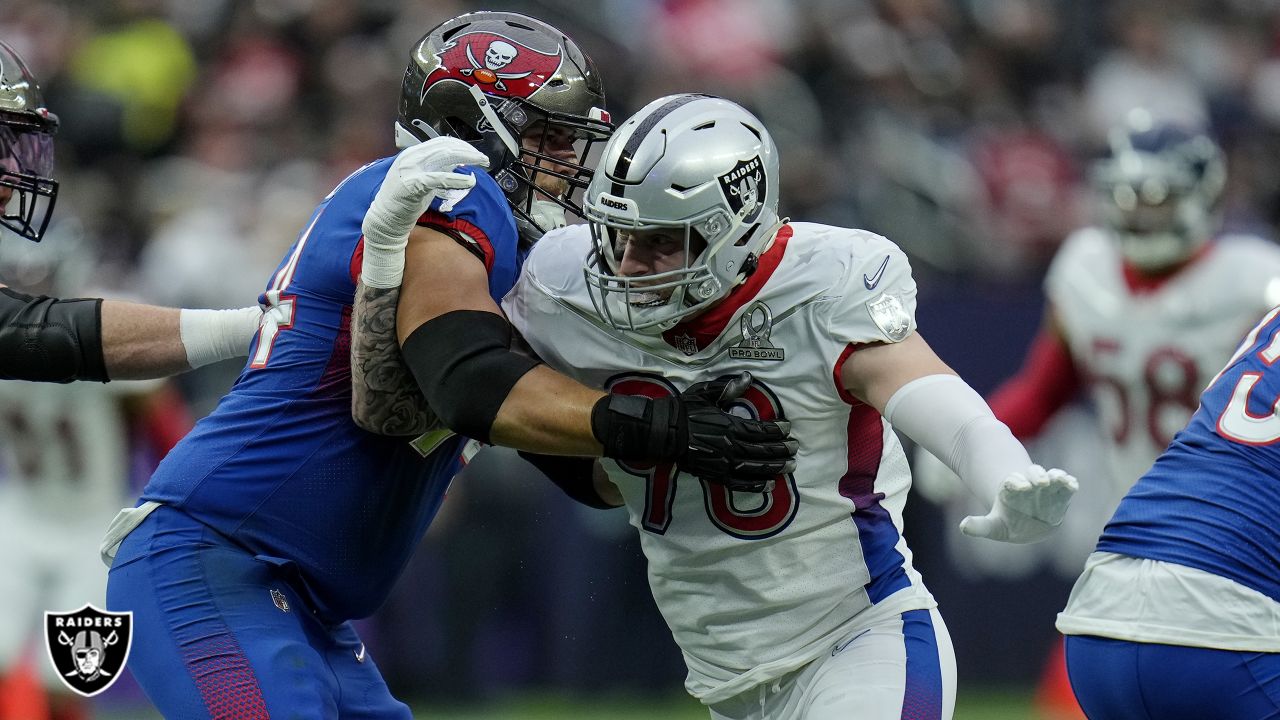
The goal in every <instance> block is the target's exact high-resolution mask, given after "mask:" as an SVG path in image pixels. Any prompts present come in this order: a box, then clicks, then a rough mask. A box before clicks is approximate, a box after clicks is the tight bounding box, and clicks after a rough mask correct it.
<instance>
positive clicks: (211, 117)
mask: <svg viewBox="0 0 1280 720" xmlns="http://www.w3.org/2000/svg"><path fill="white" fill-rule="evenodd" d="M473 9H492V10H515V11H519V12H526V13H529V14H532V15H535V16H537V17H539V18H541V19H543V20H546V21H548V22H550V23H552V24H553V25H555V26H557V27H559V28H561V29H562V30H564V31H565V32H566V33H568V34H569V35H570V36H571V37H573V38H574V39H575V40H576V41H577V42H578V43H579V44H580V45H581V46H582V48H583V49H584V50H585V51H586V52H587V53H588V54H589V55H591V56H592V57H593V58H594V59H595V60H596V62H597V64H598V65H599V67H600V68H601V71H602V74H603V76H604V80H605V84H606V88H607V95H608V103H609V109H610V111H611V112H612V114H613V117H614V118H615V119H622V118H625V117H627V116H628V115H629V114H630V113H631V112H632V111H634V110H636V109H638V108H640V107H641V106H642V105H644V104H645V103H646V102H647V101H648V100H650V99H652V98H654V97H657V96H659V95H664V94H668V93H671V92H677V91H704V92H710V93H713V94H718V95H723V96H726V97H729V98H731V99H734V100H737V101H739V102H741V103H743V104H744V105H746V106H747V107H749V108H750V109H752V110H753V111H755V112H756V113H757V114H759V115H760V117H761V118H762V119H763V120H764V122H765V123H766V124H767V125H768V126H769V128H770V129H771V130H772V132H773V134H774V136H775V138H776V139H777V141H778V144H779V147H780V155H781V159H782V172H783V174H784V176H785V179H784V181H783V182H782V188H783V196H782V203H781V205H782V211H783V214H784V215H790V216H792V217H796V218H799V219H803V220H811V221H818V222H826V223H831V224H836V225H844V226H856V227H864V228H867V229H870V230H873V231H876V232H879V233H882V234H884V235H886V236H887V237H889V238H890V239H892V240H893V241H895V242H896V243H898V244H899V245H900V246H902V247H903V248H904V250H906V252H907V253H908V254H909V255H910V257H911V258H912V261H913V267H914V269H915V273H916V277H917V281H918V282H919V283H920V284H921V286H922V294H921V328H922V332H923V333H924V334H925V336H926V337H928V338H930V340H931V341H933V342H935V345H938V346H939V351H940V354H942V355H943V357H944V358H946V359H948V360H953V359H955V360H957V361H959V362H954V363H953V364H956V365H957V368H958V369H960V370H961V372H962V374H966V376H967V377H970V380H971V382H973V383H974V385H975V386H976V387H979V389H985V387H989V386H990V384H991V383H992V382H994V381H995V380H997V379H998V378H999V377H1000V375H1001V374H1007V373H1008V372H1009V371H1011V370H1012V369H1013V365H1014V364H1016V360H1017V358H1018V357H1020V355H1021V352H1022V348H1023V345H1024V343H1025V341H1026V339H1027V338H1028V337H1029V335H1030V333H1031V332H1032V329H1033V328H1034V324H1035V322H1036V320H1037V319H1038V317H1037V315H1038V312H1039V305H1038V303H1039V302H1040V301H1039V299H1038V297H1039V295H1038V289H1037V287H1038V282H1039V279H1040V277H1041V276H1042V274H1043V271H1044V269H1045V266H1046V265H1047V263H1048V261H1049V259H1050V258H1051V257H1052V254H1053V252H1054V250H1055V249H1056V248H1057V246H1058V244H1059V243H1060V242H1061V240H1062V239H1063V238H1064V237H1065V235H1066V234H1067V233H1068V232H1069V231H1070V230H1071V229H1073V228H1074V227H1077V226H1079V225H1080V224H1082V223H1086V222H1089V220H1090V213H1091V209H1090V202H1089V200H1090V192H1089V184H1088V163H1089V160H1090V158H1091V157H1093V156H1095V155H1096V154H1097V153H1098V151H1099V149H1100V147H1101V145H1102V143H1103V141H1104V139H1105V137H1106V132H1107V129H1108V128H1109V127H1112V126H1113V125H1115V124H1116V123H1118V122H1119V121H1121V120H1122V119H1123V118H1124V117H1125V115H1126V113H1127V112H1128V111H1129V110H1130V109H1131V108H1133V107H1137V106H1142V107H1145V108H1147V109H1149V110H1150V111H1151V112H1152V113H1153V114H1154V115H1156V116H1157V117H1158V118H1161V119H1168V120H1174V121H1179V122H1182V123H1185V124H1191V125H1203V126H1207V127H1209V128H1210V129H1211V131H1212V133H1213V134H1214V135H1215V137H1217V138H1218V139H1219V141H1220V142H1222V144H1223V146H1224V149H1225V150H1226V151H1227V156H1228V163H1229V172H1230V181H1229V187H1228V190H1227V196H1226V205H1225V213H1226V222H1227V225H1228V227H1229V228H1233V229H1244V230H1250V231H1253V232H1256V233H1259V234H1261V235H1263V236H1265V237H1272V236H1274V229H1275V227H1276V226H1277V224H1280V202H1277V200H1278V199H1280V163H1277V162H1275V160H1274V159H1275V158H1277V157H1280V5H1277V4H1276V3H1275V2H1269V1H1267V0H1215V1H1213V2H1210V1H1209V0H1198V1H1197V0H1117V1H1103V0H599V1H592V0H588V1H584V0H542V1H541V2H535V1H532V0H527V1H523V2H516V1H506V0H494V1H493V2H489V3H487V4H485V5H483V6H481V5H477V4H473V3H469V2H457V1H453V0H430V1H428V0H362V2H348V1H346V0H200V1H199V2H195V1H193V0H77V1H75V2H71V1H70V0H65V1H55V0H0V39H3V40H4V41H5V42H7V43H9V44H11V45H12V46H13V47H14V48H15V49H16V50H17V51H18V52H19V53H20V54H21V55H22V56H23V57H25V58H26V60H27V62H28V64H29V65H30V67H31V70H32V71H33V72H34V73H35V74H36V76H37V77H38V78H39V79H40V81H41V83H42V84H43V86H44V89H45V91H46V96H47V100H48V104H49V106H50V108H51V109H53V110H54V111H55V112H56V113H58V114H59V115H60V117H61V119H62V128H61V130H60V131H59V134H58V138H57V139H58V149H57V151H58V165H59V167H58V169H57V173H56V175H57V177H58V179H59V180H60V181H61V183H62V195H60V198H59V201H58V205H59V208H58V215H57V217H56V220H55V228H54V230H53V231H52V237H51V242H54V243H58V242H65V243H69V244H74V245H75V246H76V247H78V248H80V250H79V252H80V253H82V254H84V255H85V256H91V257H94V258H95V262H96V265H95V266H94V267H95V268H96V269H95V270H94V272H93V273H92V274H91V276H90V277H89V280H88V282H87V284H82V285H80V286H79V287H75V288H70V289H69V290H70V291H73V292H75V293H89V292H91V291H99V290H100V291H103V292H106V293H108V294H109V295H121V294H124V295H128V296H132V297H136V298H141V299H145V300H148V301H151V302H156V303H162V304H168V305H182V306H187V307H240V306H243V305H246V304H249V303H251V302H253V299H254V298H255V297H256V296H257V295H258V294H259V293H260V292H261V291H262V289H263V288H264V286H265V283H266V281H267V279H268V276H269V274H270V273H271V272H272V270H273V269H274V268H275V267H276V265H277V263H278V262H279V259H280V257H281V256H282V255H283V254H284V252H285V250H286V249H287V248H288V246H289V245H290V244H291V243H292V242H293V240H294V238H295V236H296V234H297V233H298V231H299V230H300V229H301V228H302V226H303V224H304V222H305V220H306V219H307V217H308V215H309V214H310V212H311V210H312V209H313V208H314V206H315V205H316V204H317V203H318V202H319V201H320V199H321V198H322V197H323V196H324V195H325V194H326V193H327V192H328V191H329V190H330V189H331V188H332V187H333V186H334V185H335V184H336V183H337V182H339V181H340V180H341V179H342V178H343V177H345V176H346V175H347V174H348V173H350V172H351V171H353V170H355V169H356V168H358V167H359V166H361V165H363V164H364V163H366V162H368V161H370V160H373V159H376V158H379V157H383V156H386V155H389V154H391V153H393V152H394V150H395V149H394V145H393V142H392V140H393V137H392V122H393V120H394V118H395V114H396V109H397V99H398V97H399V91H400V81H401V77H402V73H403V70H404V63H405V61H406V59H407V52H408V49H409V47H410V46H411V45H412V43H413V42H414V41H416V40H417V39H418V38H419V37H420V36H421V35H423V34H424V33H425V32H426V30H427V29H429V28H431V27H433V26H434V25H436V24H437V23H439V22H440V21H442V20H444V19H446V18H449V17H451V16H454V15H457V14H459V13H462V12H465V11H467V10H473ZM931 288H932V289H931ZM67 291H68V290H62V292H67ZM948 312H951V313H953V314H952V315H948V314H947V313H948ZM957 314H958V315H957ZM960 315H963V316H965V317H968V318H969V319H970V320H972V319H973V318H975V317H977V318H980V320H979V321H978V322H977V323H976V325H977V326H979V327H985V328H987V331H986V335H985V336H984V337H985V338H986V340H984V344H983V345H981V346H978V345H976V344H975V343H973V342H968V343H967V341H966V338H965V337H959V336H955V334H954V328H952V331H953V334H952V336H951V337H950V340H948V339H947V338H948V336H947V335H946V332H945V331H946V330H947V329H948V328H946V327H939V330H940V333H939V336H938V337H939V339H938V340H937V341H935V336H934V335H932V334H930V331H931V330H932V329H933V327H935V325H930V320H931V319H932V320H933V321H934V322H936V323H937V325H939V326H942V325H948V324H951V325H954V323H948V322H945V321H946V319H947V318H954V317H957V316H960ZM974 324H975V323H970V326H972V325H974ZM969 340H972V338H971V337H970V338H969ZM987 341H989V343H987ZM966 343H967V347H966ZM961 356H964V357H967V358H968V360H967V361H961ZM966 362H967V364H966ZM970 368H972V369H973V372H972V373H968V372H966V370H968V369H970ZM238 369H239V365H238V364H236V363H229V364H224V365H222V366H217V367H215V368H213V369H211V370H209V371H207V372H206V371H202V372H200V373H193V374H191V375H189V376H187V377H185V378H183V379H182V381H181V382H182V387H183V390H184V392H185V394H186V396H187V399H188V400H189V402H190V403H191V404H192V407H193V408H194V410H195V412H196V414H197V416H199V415H203V414H204V413H205V412H207V411H208V410H209V409H210V408H211V407H212V406H213V404H215V403H216V402H217V399H218V397H219V396H220V395H221V393H222V392H223V391H224V390H225V389H226V387H227V386H228V385H229V383H230V382H231V381H232V380H233V379H234V378H235V375H236V374H237V372H238ZM974 375H977V377H976V378H975V377H974ZM513 467H514V465H513V463H512V462H511V461H510V459H509V456H505V455H502V454H500V453H495V454H493V455H490V456H489V457H484V456H482V457H481V459H480V460H478V461H477V463H476V464H475V465H473V466H472V467H471V468H469V470H468V471H467V473H466V474H465V475H464V480H463V481H461V482H459V483H455V490H454V491H453V492H452V494H451V496H450V500H449V502H447V503H446V507H445V510H444V511H443V513H442V516H441V518H440V520H439V521H438V522H437V523H436V525H435V527H433V529H432V531H431V534H430V535H429V537H428V539H427V541H426V542H425V543H424V548H423V552H421V553H420V554H419V556H418V557H417V558H416V559H415V561H414V565H413V566H412V568H411V570H410V573H409V575H408V576H407V577H406V578H405V579H404V580H403V581H402V583H401V587H400V590H399V592H398V593H397V595H396V597H395V599H393V601H392V602H391V603H390V604H389V605H388V606H387V607H386V608H384V610H383V611H382V612H381V613H380V614H379V615H378V616H377V617H376V618H375V619H374V620H372V621H371V622H370V624H369V631H368V634H369V635H370V636H371V638H372V639H371V642H370V645H371V646H372V647H373V648H374V649H375V650H377V651H379V653H380V655H379V664H380V666H381V667H383V669H384V670H385V671H386V674H387V675H388V678H389V680H390V681H391V682H392V683H393V690H396V691H398V692H400V693H402V694H404V695H406V696H410V697H411V696H414V695H421V694H432V695H433V696H436V697H444V698H457V699H467V698H470V697H474V696H483V695H489V694H492V693H495V692H503V691H506V690H511V689H528V688H535V689H536V688H548V689H568V690H575V691H581V692H601V691H603V692H614V691H635V690H640V691H644V690H654V689H661V690H663V691H666V692H668V693H670V692H672V691H676V690H677V688H678V687H679V685H680V683H681V680H682V677H683V669H682V664H681V661H680V658H679V655H678V652H677V651H676V649H675V647H674V645H673V644H672V643H671V641H670V638H669V634H668V633H667V632H666V629H665V627H664V626H663V624H662V620H661V618H660V617H659V616H658V615H657V613H656V610H654V608H653V604H652V601H651V599H650V598H649V594H648V592H647V589H646V586H645V582H646V581H645V578H644V572H643V560H642V558H641V557H640V556H639V553H638V550H637V549H636V542H635V538H634V537H633V536H634V532H633V531H632V530H631V529H630V528H629V527H627V525H626V519H625V515H624V514H623V513H622V512H621V511H613V512H607V513H600V512H593V511H589V510H586V509H583V508H577V507H575V506H572V504H571V503H569V501H567V500H565V499H564V498H563V497H561V496H560V495H559V494H558V491H556V490H555V489H554V488H553V487H551V486H550V485H549V484H546V483H541V482H537V481H536V478H532V477H530V476H528V475H526V474H525V473H522V472H517V471H515V470H513V469H512V468H513ZM1073 467H1074V466H1073ZM1076 472H1077V474H1080V473H1079V471H1076ZM917 505H920V504H919V503H917ZM908 513H909V514H908V534H909V535H916V536H917V537H913V538H912V545H913V547H915V548H916V550H917V556H918V558H919V559H918V562H917V566H918V567H921V569H922V570H923V571H924V574H925V576H926V577H928V578H930V579H931V582H930V585H931V587H932V588H933V589H934V591H935V594H937V595H939V598H940V600H941V601H942V602H943V608H944V611H945V612H946V613H947V617H948V621H949V623H950V624H951V625H952V630H953V635H954V636H955V638H956V647H957V652H958V655H959V658H960V662H961V665H960V671H961V680H962V682H968V681H973V680H979V681H991V682H995V681H1003V682H1022V681H1027V680H1028V679H1030V678H1031V677H1033V676H1034V674H1035V672H1036V671H1037V668H1036V667H1035V665H1036V663H1038V662H1039V658H1040V657H1042V656H1043V651H1044V648H1045V647H1047V643H1048V642H1049V639H1050V637H1051V636H1052V614H1053V612H1054V611H1055V610H1056V609H1057V608H1058V607H1060V606H1061V602H1062V601H1063V600H1065V588H1066V587H1068V585H1066V584H1065V583H1066V581H1065V580H1059V581H1057V582H1048V583H1047V584H1046V583H1044V582H1041V580H1043V577H1042V576H1040V575H1035V574H1031V575H1027V576H1025V577H1023V578H1021V579H1020V580H1019V582H1021V583H1022V585H1008V586H1004V585H999V586H996V589H991V588H992V587H993V586H992V585H991V584H990V583H987V584H985V585H975V586H974V587H980V588H988V589H987V590H980V591H979V592H989V593H992V595H993V597H994V596H995V594H996V593H1002V592H1005V591H1006V590H1008V589H1009V588H1017V587H1023V588H1025V587H1031V586H1033V585H1034V587H1035V588H1037V590H1036V591H1035V592H1041V594H1042V595H1043V596H1044V602H1043V603H1041V604H1040V605H1038V606H1037V610H1036V611H1035V612H1034V613H1033V617H1032V618H1029V619H1027V620H1026V622H1025V623H1024V624H1025V626H1026V627H1034V628H1036V629H1035V630H1028V631H1027V633H1026V634H1025V635H1024V636H1023V637H1027V638H1029V639H1030V640H1029V644H1030V645H1032V646H1033V647H1032V648H1031V649H1030V650H1029V651H1028V652H1027V653H1026V655H1025V658H1030V660H1028V661H1026V662H1023V661H1021V660H1019V658H1018V657H1016V656H1015V657H1012V658H1010V655H1009V653H1008V652H1004V654H1003V655H998V656H997V655H996V653H998V652H1000V651H998V650H989V649H984V648H983V647H982V646H981V642H980V641H979V640H976V638H981V637H984V635H983V630H984V629H985V630H989V629H990V628H989V627H986V625H989V624H990V623H991V622H993V619H994V617H995V613H996V612H998V611H1000V610H999V608H1000V601H999V600H990V601H989V602H984V603H975V604H974V608H975V610H974V613H976V617H974V618H973V620H972V622H973V623H974V624H975V628H974V629H973V630H972V631H969V630H967V629H966V628H965V627H964V626H965V624H966V622H967V621H966V619H965V617H966V613H964V612H959V613H958V612H956V611H955V605H956V604H961V603H963V602H965V600H963V598H964V597H967V596H966V595H965V594H963V593H961V592H960V591H959V590H948V587H955V588H965V587H967V586H965V585H964V584H963V583H964V582H966V580H965V579H963V578H958V577H957V576H956V573H954V572H952V573H951V575H950V576H949V575H948V573H947V567H944V566H948V565H950V563H949V562H948V560H947V557H946V553H947V547H946V543H945V542H944V541H943V540H941V539H937V538H935V537H934V536H937V535H943V534H946V533H954V532H955V531H954V528H953V527H951V526H950V525H949V524H944V523H943V522H942V521H940V520H939V518H938V514H937V513H933V512H931V510H930V508H929V507H928V506H927V505H921V509H919V510H914V511H913V510H910V509H909V511H908ZM931 558H932V559H931ZM1079 560H1081V561H1082V560H1083V555H1080V556H1079ZM1060 570H1062V572H1059V573H1056V576H1058V577H1069V576H1072V575H1073V573H1074V571H1071V570H1070V569H1069V568H1067V569H1061V568H1060ZM1029 572H1030V571H1029ZM952 578H954V583H953V582H952ZM999 582H1006V581H1005V580H1001V581H999ZM1045 588H1047V589H1045ZM1034 594H1035V593H1034V592H1033V593H1032V595H1033V596H1034ZM948 598H952V600H951V602H952V603H953V605H952V606H950V607H949V606H948V604H947V603H948ZM1055 603H1057V605H1056V606H1055V605H1054V604H1055ZM984 613H985V615H984ZM1018 627H1019V625H1018V624H1017V623H1014V625H1013V630H1010V632H1016V631H1017V628H1018ZM970 638H975V640H973V641H972V642H970ZM975 646H977V647H976V649H975ZM992 647H994V648H998V647H1000V645H996V644H992ZM984 653H985V654H984Z"/></svg>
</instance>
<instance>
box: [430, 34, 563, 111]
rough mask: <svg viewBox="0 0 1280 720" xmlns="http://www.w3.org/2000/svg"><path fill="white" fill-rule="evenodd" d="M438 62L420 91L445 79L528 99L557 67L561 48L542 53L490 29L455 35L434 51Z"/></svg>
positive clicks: (491, 91) (560, 58)
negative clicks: (473, 84)
mask: <svg viewBox="0 0 1280 720" xmlns="http://www.w3.org/2000/svg"><path fill="white" fill-rule="evenodd" d="M436 58H437V60H438V62H439V65H438V66H437V67H436V69H435V70H433V71H432V72H431V74H430V75H428V76H427V79H426V81H425V82H423V84H422V93H423V95H426V92H427V88H428V87H430V86H431V85H432V84H433V83H435V82H436V81H438V80H442V79H444V78H453V79H456V80H459V81H462V82H467V81H468V80H471V81H474V82H476V83H478V84H480V85H481V87H482V89H483V90H485V92H489V93H493V94H495V95H502V96H506V97H518V98H527V97H529V96H530V95H532V94H533V93H534V91H535V90H537V89H538V88H540V87H542V86H543V84H544V83H546V82H547V79H548V78H550V77H551V76H552V75H553V74H555V72H556V70H557V69H558V68H559V67H560V62H561V60H562V56H561V54H560V47H559V46H556V48H555V51H554V52H551V53H544V52H540V51H538V50H534V49H533V48H531V47H529V46H527V45H523V44H521V43H520V42H518V41H516V40H514V39H512V38H509V37H504V36H502V35H499V34H497V33H492V32H470V33H466V34H464V35H459V36H456V37H455V38H454V39H452V40H450V41H449V42H447V43H445V45H444V46H443V47H442V48H440V51H439V52H438V53H436Z"/></svg>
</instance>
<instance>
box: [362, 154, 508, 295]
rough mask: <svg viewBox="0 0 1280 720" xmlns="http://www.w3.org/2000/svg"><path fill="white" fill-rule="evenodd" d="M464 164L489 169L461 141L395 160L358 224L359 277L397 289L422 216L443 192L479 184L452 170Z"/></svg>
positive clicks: (368, 283)
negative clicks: (411, 236)
mask: <svg viewBox="0 0 1280 720" xmlns="http://www.w3.org/2000/svg"><path fill="white" fill-rule="evenodd" d="M461 165H474V166H477V167H481V168H487V167H488V166H489V159H488V158H487V157H485V155H484V153H482V152H480V151H479V150H476V149H475V148H474V147H472V146H471V145H468V144H467V143H465V142H463V141H461V140H459V139H457V138H452V137H438V138H432V139H430V140H428V141H426V142H423V143H419V144H417V145H414V146H412V147H409V148H406V149H405V150H404V151H403V152H401V153H400V154H399V155H397V156H396V159H395V160H393V161H392V162H391V167H390V168H388V169H387V174H386V177H384V178H383V179H382V185H381V186H380V187H379V188H378V194H377V195H375V196H374V197H373V203H372V204H370V206H369V211H368V212H366V213H365V215H364V222H363V223H361V226H360V229H361V231H362V232H363V233H364V248H365V252H364V267H363V269H362V270H361V274H360V279H361V281H362V282H364V284H365V285H366V286H369V287H374V288H394V287H399V285H400V281H401V279H402V277H403V274H404V249H405V247H406V246H407V245H408V244H409V233H410V232H412V231H413V228H414V226H415V225H416V224H417V222H418V218H420V217H422V213H424V212H426V211H427V208H428V207H430V206H431V201H432V200H433V199H434V198H435V197H436V195H438V194H440V193H441V192H444V191H447V190H465V189H466V188H469V187H473V186H474V185H475V183H476V179H475V177H474V176H472V175H467V174H463V173H456V172H453V170H454V169H455V168H457V167H459V166H461Z"/></svg>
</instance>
